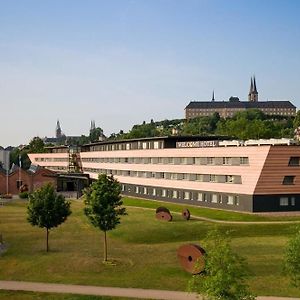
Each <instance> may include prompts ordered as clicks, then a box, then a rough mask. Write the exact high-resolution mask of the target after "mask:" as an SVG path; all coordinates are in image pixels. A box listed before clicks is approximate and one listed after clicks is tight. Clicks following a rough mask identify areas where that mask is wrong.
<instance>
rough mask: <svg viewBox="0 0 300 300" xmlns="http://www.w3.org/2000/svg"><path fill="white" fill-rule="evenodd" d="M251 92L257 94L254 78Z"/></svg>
mask: <svg viewBox="0 0 300 300" xmlns="http://www.w3.org/2000/svg"><path fill="white" fill-rule="evenodd" d="M253 92H254V93H257V89H256V81H255V76H253Z"/></svg>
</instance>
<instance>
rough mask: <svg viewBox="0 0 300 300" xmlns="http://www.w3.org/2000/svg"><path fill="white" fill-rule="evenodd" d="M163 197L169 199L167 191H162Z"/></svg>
mask: <svg viewBox="0 0 300 300" xmlns="http://www.w3.org/2000/svg"><path fill="white" fill-rule="evenodd" d="M161 196H162V197H167V191H166V190H165V189H162V191H161Z"/></svg>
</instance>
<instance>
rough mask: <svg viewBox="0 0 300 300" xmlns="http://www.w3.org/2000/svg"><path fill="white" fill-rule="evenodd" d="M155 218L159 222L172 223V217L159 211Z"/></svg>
mask: <svg viewBox="0 0 300 300" xmlns="http://www.w3.org/2000/svg"><path fill="white" fill-rule="evenodd" d="M155 217H156V219H158V220H161V221H167V222H170V221H172V215H171V214H170V213H168V212H165V211H160V212H158V213H156V215H155Z"/></svg>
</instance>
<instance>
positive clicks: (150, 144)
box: [89, 141, 164, 151]
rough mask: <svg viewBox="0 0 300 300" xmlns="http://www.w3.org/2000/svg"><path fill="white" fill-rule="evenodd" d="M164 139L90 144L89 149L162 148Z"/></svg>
mask: <svg viewBox="0 0 300 300" xmlns="http://www.w3.org/2000/svg"><path fill="white" fill-rule="evenodd" d="M162 148H164V142H163V141H135V142H128V143H115V144H105V145H93V146H89V151H118V150H138V149H162Z"/></svg>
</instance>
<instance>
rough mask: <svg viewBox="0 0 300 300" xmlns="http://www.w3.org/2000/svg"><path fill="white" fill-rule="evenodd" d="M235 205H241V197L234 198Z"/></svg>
mask: <svg viewBox="0 0 300 300" xmlns="http://www.w3.org/2000/svg"><path fill="white" fill-rule="evenodd" d="M234 204H235V205H240V197H239V196H234Z"/></svg>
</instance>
